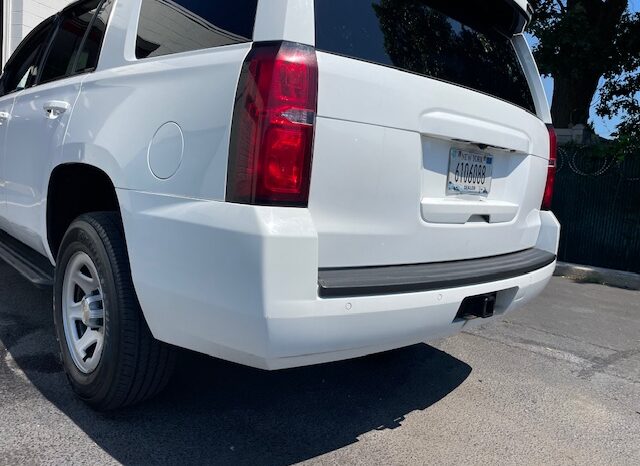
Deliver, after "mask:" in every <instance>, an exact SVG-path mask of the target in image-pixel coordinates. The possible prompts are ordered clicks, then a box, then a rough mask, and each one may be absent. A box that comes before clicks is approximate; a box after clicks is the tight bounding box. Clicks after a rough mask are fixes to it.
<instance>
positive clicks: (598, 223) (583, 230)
mask: <svg viewBox="0 0 640 466" xmlns="http://www.w3.org/2000/svg"><path fill="white" fill-rule="evenodd" d="M587 151H588V149H586V148H580V147H564V148H562V149H561V150H560V151H559V161H558V174H557V178H556V189H555V197H554V200H553V211H554V213H555V214H556V216H557V217H558V220H559V221H560V222H561V223H562V235H561V239H560V253H559V256H560V260H563V261H567V262H574V263H578V264H587V265H594V266H599V267H607V268H612V269H618V270H628V271H632V272H638V273H640V157H631V158H627V159H626V160H625V161H623V162H619V161H617V160H615V159H613V158H609V159H603V158H590V157H588V156H586V155H585V152H587Z"/></svg>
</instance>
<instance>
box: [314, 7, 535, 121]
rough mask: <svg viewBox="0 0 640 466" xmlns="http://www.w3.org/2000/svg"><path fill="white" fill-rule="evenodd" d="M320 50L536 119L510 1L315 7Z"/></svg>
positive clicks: (518, 23)
mask: <svg viewBox="0 0 640 466" xmlns="http://www.w3.org/2000/svg"><path fill="white" fill-rule="evenodd" d="M315 5H316V36H317V37H316V47H317V48H318V49H319V50H323V51H326V52H331V53H336V54H339V55H344V56H348V57H353V58H357V59H360V60H365V61H369V62H373V63H377V64H381V65H385V66H391V67H394V68H398V69H401V70H405V71H409V72H412V73H417V74H421V75H424V76H429V77H432V78H436V79H440V80H443V81H447V82H450V83H453V84H457V85H460V86H465V87H468V88H470V89H473V90H476V91H479V92H483V93H486V94H490V95H492V96H495V97H498V98H500V99H503V100H506V101H508V102H511V103H513V104H515V105H518V106H520V107H523V108H525V109H526V110H528V111H530V112H532V113H535V106H534V103H533V99H532V96H531V91H530V89H529V85H528V83H527V80H526V78H525V75H524V72H523V70H522V66H521V65H520V62H519V61H518V57H517V55H516V51H515V49H514V47H513V44H512V43H511V40H510V39H509V37H510V36H512V35H513V33H514V32H517V31H518V30H519V29H521V28H522V24H523V23H522V21H523V20H522V18H521V16H520V14H519V13H518V12H517V11H516V10H515V9H513V7H512V6H510V4H509V3H508V2H507V0H489V1H483V2H477V1H464V0H458V1H452V0H350V1H347V2H344V1H337V0H315Z"/></svg>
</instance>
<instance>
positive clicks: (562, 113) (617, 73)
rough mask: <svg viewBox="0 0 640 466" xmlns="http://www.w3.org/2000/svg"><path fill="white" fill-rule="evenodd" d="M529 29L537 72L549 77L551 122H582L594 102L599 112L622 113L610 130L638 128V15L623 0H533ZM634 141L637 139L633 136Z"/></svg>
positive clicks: (624, 134) (624, 135)
mask: <svg viewBox="0 0 640 466" xmlns="http://www.w3.org/2000/svg"><path fill="white" fill-rule="evenodd" d="M535 3H536V5H534V6H535V9H536V14H535V15H534V19H533V21H532V24H531V25H530V28H529V31H530V32H531V33H532V34H533V35H534V36H535V37H536V38H537V39H538V40H539V43H538V45H537V46H536V47H535V48H534V53H535V56H536V60H537V62H538V65H539V67H540V71H541V73H542V74H543V75H547V76H551V77H553V79H554V94H553V102H552V106H551V113H552V116H553V119H554V122H555V124H556V126H557V127H568V126H569V125H572V124H580V123H581V124H585V125H586V124H587V123H588V120H589V111H590V108H591V105H592V104H593V103H594V102H593V101H594V96H595V95H596V92H597V90H598V87H599V85H600V82H601V80H602V79H604V86H603V87H602V89H601V92H600V93H599V97H598V100H597V101H596V102H595V105H596V110H597V113H598V114H599V115H600V116H609V117H610V116H614V115H621V116H623V122H622V124H620V125H619V126H618V129H617V133H616V135H617V136H618V137H619V139H624V140H629V139H632V138H638V136H640V134H639V133H640V130H639V129H638V124H640V103H639V101H638V92H640V75H639V74H640V15H639V14H638V13H632V12H631V11H630V10H629V1H628V0H538V1H537V2H535ZM638 140H640V138H638Z"/></svg>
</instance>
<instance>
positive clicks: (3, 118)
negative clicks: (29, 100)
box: [0, 112, 11, 126]
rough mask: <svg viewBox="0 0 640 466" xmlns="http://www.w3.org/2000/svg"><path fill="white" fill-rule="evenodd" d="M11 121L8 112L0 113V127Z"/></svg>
mask: <svg viewBox="0 0 640 466" xmlns="http://www.w3.org/2000/svg"><path fill="white" fill-rule="evenodd" d="M10 119H11V114H10V113H8V112H0V126H2V125H4V124H5V123H6V122H7V121H9V120H10Z"/></svg>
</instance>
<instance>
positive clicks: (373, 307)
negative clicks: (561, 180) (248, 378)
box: [118, 190, 559, 369]
mask: <svg viewBox="0 0 640 466" xmlns="http://www.w3.org/2000/svg"><path fill="white" fill-rule="evenodd" d="M118 197H119V200H120V204H121V208H122V216H123V221H124V226H125V232H126V238H127V243H128V250H129V255H130V260H131V268H132V274H133V280H134V283H135V287H136V291H137V293H138V297H139V299H140V303H141V305H142V309H143V311H144V314H145V317H146V320H147V322H148V324H149V326H150V328H151V331H152V332H153V334H154V336H155V337H156V338H158V339H160V340H162V341H165V342H167V343H171V344H173V345H176V346H180V347H184V348H188V349H191V350H194V351H199V352H202V353H205V354H209V355H211V356H215V357H219V358H222V359H226V360H230V361H234V362H238V363H241V364H245V365H249V366H254V367H259V368H263V369H281V368H286V367H295V366H303V365H308V364H315V363H320V362H328V361H335V360H339V359H346V358H351V357H357V356H363V355H366V354H371V353H375V352H379V351H384V350H388V349H393V348H398V347H402V346H407V345H411V344H414V343H419V342H421V341H425V340H427V339H430V338H436V337H442V336H447V335H451V334H454V333H456V332H459V331H460V330H462V329H463V328H465V326H472V325H476V324H477V323H480V322H482V323H486V322H487V320H481V321H480V320H479V319H477V320H472V321H461V322H459V321H456V322H454V319H455V316H456V313H457V311H458V308H459V307H460V304H461V302H462V300H463V299H464V298H466V297H468V296H474V295H480V294H484V293H491V292H494V291H499V293H498V302H497V308H496V317H498V316H500V315H503V314H504V313H506V312H510V311H512V310H514V309H516V308H518V307H520V306H522V305H523V304H525V303H526V302H528V301H529V300H531V299H532V298H534V297H535V296H537V295H538V294H539V293H540V292H541V291H542V290H543V289H544V287H545V286H546V284H547V283H548V281H549V279H550V278H551V276H552V274H553V271H554V268H555V263H554V264H551V265H549V266H546V267H544V268H542V269H539V270H536V271H534V272H531V273H528V274H526V275H522V276H519V277H516V278H511V279H507V280H501V281H496V282H491V283H483V284H480V285H473V286H465V287H459V288H452V289H443V290H437V291H428V292H420V293H404V294H394V295H385V296H365V297H357V298H331V299H321V298H319V297H318V283H317V281H318V259H317V258H318V238H317V235H316V232H315V228H314V225H313V221H312V218H311V215H310V214H309V212H308V211H307V210H306V209H295V208H291V209H287V208H270V207H249V206H243V205H237V204H229V203H223V202H215V201H200V200H192V199H183V198H176V197H170V196H158V195H153V194H147V193H139V192H133V191H125V190H119V191H118ZM540 215H541V220H542V227H541V233H540V236H539V241H538V244H537V245H536V247H538V248H539V249H543V250H546V251H549V252H553V253H556V252H557V247H558V238H559V225H558V222H557V221H556V219H555V217H554V216H553V214H551V213H549V212H541V214H540ZM496 317H494V318H496Z"/></svg>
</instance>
